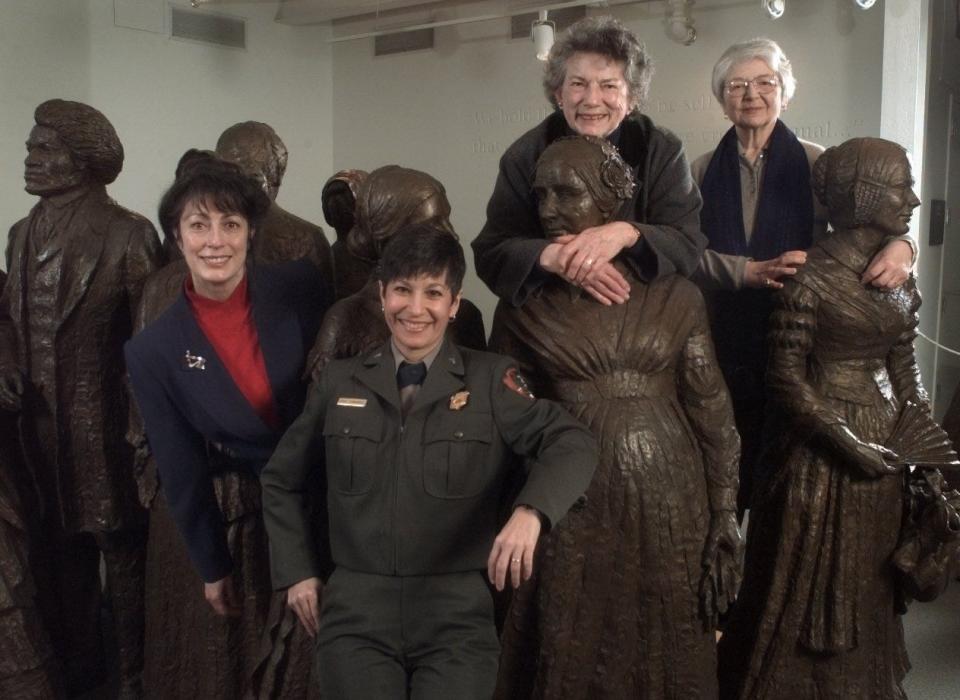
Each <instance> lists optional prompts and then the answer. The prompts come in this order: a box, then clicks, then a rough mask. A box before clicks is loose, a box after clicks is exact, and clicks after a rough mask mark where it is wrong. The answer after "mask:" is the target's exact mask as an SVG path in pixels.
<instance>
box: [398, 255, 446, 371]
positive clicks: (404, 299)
mask: <svg viewBox="0 0 960 700" xmlns="http://www.w3.org/2000/svg"><path fill="white" fill-rule="evenodd" d="M380 301H381V303H382V304H383V317H384V320H386V322H387V327H388V328H389V329H390V335H391V336H392V337H393V342H394V343H396V346H397V349H399V350H400V352H401V353H402V354H403V356H404V357H405V358H406V359H407V361H409V362H419V361H420V360H422V359H423V358H424V357H426V356H427V355H429V354H430V352H431V351H432V350H433V349H434V348H435V347H437V346H438V345H439V344H440V343H441V342H442V341H443V334H444V333H445V332H446V330H447V325H448V324H449V323H450V317H451V316H455V315H456V313H457V309H459V308H460V294H457V295H456V296H454V295H453V293H452V292H451V291H450V287H449V285H448V284H447V276H446V274H444V275H440V276H437V275H418V276H417V277H413V278H410V279H403V278H401V279H394V280H390V281H389V282H387V283H382V282H381V283H380Z"/></svg>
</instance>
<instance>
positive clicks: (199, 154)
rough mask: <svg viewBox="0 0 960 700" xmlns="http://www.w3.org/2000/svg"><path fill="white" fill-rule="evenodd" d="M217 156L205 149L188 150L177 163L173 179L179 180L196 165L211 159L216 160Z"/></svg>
mask: <svg viewBox="0 0 960 700" xmlns="http://www.w3.org/2000/svg"><path fill="white" fill-rule="evenodd" d="M216 157H217V154H216V153H214V152H213V151H210V150H207V149H205V148H188V149H187V150H186V151H184V152H183V155H182V156H180V160H178V161H177V168H176V170H175V171H174V173H173V176H174V178H179V177H181V176H183V174H184V173H185V172H186V171H187V170H189V169H190V168H192V167H193V166H194V165H196V164H197V163H200V162H202V161H205V160H209V159H211V158H216Z"/></svg>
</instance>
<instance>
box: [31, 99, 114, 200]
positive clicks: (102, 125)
mask: <svg viewBox="0 0 960 700" xmlns="http://www.w3.org/2000/svg"><path fill="white" fill-rule="evenodd" d="M33 116H34V121H35V122H36V126H34V127H33V129H32V130H31V131H30V136H29V137H28V139H27V157H26V159H25V160H24V181H25V182H26V190H27V192H29V193H30V194H36V195H40V196H47V195H53V194H59V193H61V192H67V191H69V190H72V189H75V188H77V187H81V186H83V185H85V184H88V183H93V184H99V185H109V184H110V183H111V182H113V181H114V180H116V179H117V175H119V174H120V170H121V169H122V168H123V145H121V143H120V139H119V137H118V136H117V132H116V131H115V130H114V128H113V125H112V124H111V123H110V122H109V121H108V120H107V118H106V117H105V116H103V114H102V113H101V112H100V111H99V110H96V109H94V108H93V107H91V106H89V105H85V104H83V103H81V102H69V101H67V100H47V101H46V102H43V103H42V104H40V105H39V106H38V107H37V109H36V111H35V112H34V115H33Z"/></svg>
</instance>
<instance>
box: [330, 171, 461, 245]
mask: <svg viewBox="0 0 960 700" xmlns="http://www.w3.org/2000/svg"><path fill="white" fill-rule="evenodd" d="M422 223H429V224H432V225H433V226H434V227H435V228H438V229H440V230H442V231H446V232H448V233H450V234H451V235H455V234H454V232H453V226H452V225H451V224H450V202H449V201H447V192H446V190H445V189H444V188H443V185H441V184H440V182H439V181H438V180H437V179H436V178H434V177H432V176H430V175H428V174H427V173H425V172H422V171H420V170H412V169H410V168H401V167H400V166H399V165H385V166H383V167H382V168H377V169H376V170H374V171H373V172H372V173H370V175H369V176H368V177H367V179H366V180H364V182H363V183H362V184H361V185H360V188H359V190H358V191H357V207H356V223H355V224H354V227H353V230H352V231H351V232H350V236H349V238H347V247H348V248H349V249H350V252H351V253H353V255H355V256H356V257H358V258H360V259H361V260H366V261H368V262H376V261H377V260H379V259H380V254H381V253H382V252H383V247H384V246H385V245H386V242H387V240H388V239H389V238H390V237H391V236H393V234H394V233H396V232H397V231H399V230H400V229H402V228H405V227H407V226H412V225H414V224H422Z"/></svg>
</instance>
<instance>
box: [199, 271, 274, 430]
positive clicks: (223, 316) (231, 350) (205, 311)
mask: <svg viewBox="0 0 960 700" xmlns="http://www.w3.org/2000/svg"><path fill="white" fill-rule="evenodd" d="M185 291H186V294H187V301H188V302H189V303H190V310H191V311H193V316H194V318H195V319H196V320H197V324H198V325H199V326H200V330H202V331H203V334H204V335H205V336H206V337H207V340H209V341H210V344H211V345H212V346H213V349H214V350H215V351H216V353H217V357H219V358H220V361H221V362H223V366H224V367H226V368H227V372H229V373H230V376H231V378H233V382H234V384H236V385H237V388H238V389H239V390H240V393H241V394H243V395H244V397H245V398H246V399H247V401H248V402H249V403H250V405H251V406H252V407H253V410H254V411H256V412H257V415H258V416H260V418H261V420H263V422H264V423H266V424H267V425H268V426H270V427H271V428H275V429H278V428H279V427H280V416H279V415H278V414H277V407H276V404H275V403H274V400H273V390H272V389H271V388H270V379H269V377H268V376H267V365H266V363H265V362H264V360H263V352H262V351H261V350H260V340H259V338H258V336H257V327H256V326H255V325H254V323H253V308H252V307H251V305H250V295H249V293H248V286H247V276H246V275H244V276H243V280H242V281H241V282H240V284H238V285H237V288H236V289H235V290H233V293H232V294H231V295H230V297H229V298H228V299H226V301H217V300H215V299H208V298H207V297H203V296H200V295H199V294H197V291H196V290H195V289H194V287H193V280H191V279H190V276H189V275H188V276H187V281H186V284H185Z"/></svg>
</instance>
